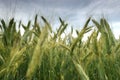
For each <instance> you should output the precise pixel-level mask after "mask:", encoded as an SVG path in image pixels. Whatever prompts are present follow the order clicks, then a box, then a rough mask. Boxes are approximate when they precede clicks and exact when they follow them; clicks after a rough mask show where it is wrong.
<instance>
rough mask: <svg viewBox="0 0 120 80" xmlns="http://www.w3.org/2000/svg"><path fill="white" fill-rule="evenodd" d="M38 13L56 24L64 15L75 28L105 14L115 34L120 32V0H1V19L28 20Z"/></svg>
mask: <svg viewBox="0 0 120 80" xmlns="http://www.w3.org/2000/svg"><path fill="white" fill-rule="evenodd" d="M36 13H37V14H39V15H43V16H45V17H47V18H48V20H49V21H51V22H52V21H53V22H54V24H55V25H56V24H57V22H56V20H58V17H62V18H63V19H64V20H66V21H67V22H69V23H70V24H71V25H73V26H74V28H79V27H80V26H82V25H83V24H84V22H85V20H86V19H87V18H88V17H89V16H92V17H93V18H95V19H98V20H99V19H100V18H101V17H103V16H104V17H105V18H107V19H108V21H109V22H110V25H111V26H112V29H113V31H114V34H115V36H116V37H117V38H118V35H119V34H120V33H119V30H120V0H0V19H1V18H5V19H7V18H10V17H16V19H17V20H22V21H23V22H27V20H29V19H33V18H34V16H35V14H36Z"/></svg>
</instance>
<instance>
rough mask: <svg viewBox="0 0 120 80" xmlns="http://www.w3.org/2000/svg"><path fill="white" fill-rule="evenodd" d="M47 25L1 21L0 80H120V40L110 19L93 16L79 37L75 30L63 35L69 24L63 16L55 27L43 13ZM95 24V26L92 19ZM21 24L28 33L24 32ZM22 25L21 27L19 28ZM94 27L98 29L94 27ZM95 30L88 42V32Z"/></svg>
mask: <svg viewBox="0 0 120 80" xmlns="http://www.w3.org/2000/svg"><path fill="white" fill-rule="evenodd" d="M41 19H42V20H43V22H44V25H40V24H39V23H38V15H36V16H35V20H34V23H33V24H32V23H31V21H28V24H27V25H24V24H22V22H21V21H20V22H19V25H18V26H17V25H16V22H15V20H14V18H12V19H11V20H10V21H9V23H8V24H7V23H6V22H5V21H4V20H3V19H2V20H1V23H0V29H1V32H0V80H119V79H120V40H116V39H115V37H114V35H113V33H112V30H111V28H110V25H109V24H108V22H107V21H106V19H104V18H102V19H100V22H98V21H96V20H94V19H93V20H91V18H89V19H88V20H87V21H86V23H85V25H84V27H83V28H82V29H81V30H76V34H77V37H74V36H72V34H73V28H71V32H69V33H68V34H65V37H64V38H62V37H61V35H62V34H63V33H64V31H65V30H66V29H67V27H68V26H69V25H68V24H67V23H66V22H65V21H64V20H62V19H61V18H59V21H60V23H61V24H60V26H59V28H58V30H57V31H56V32H53V30H52V26H51V25H50V23H49V22H48V21H47V20H46V19H45V17H43V16H41ZM90 21H92V22H93V24H94V25H95V26H94V27H91V26H90V25H89V22H90ZM20 27H22V28H23V29H24V30H25V32H24V34H23V35H21V34H20V31H21V30H20ZM16 28H18V29H19V30H16ZM92 29H94V30H92ZM89 31H91V32H92V34H90V36H89V37H88V39H87V40H86V41H83V40H82V39H83V37H84V34H86V33H88V32H89Z"/></svg>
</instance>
